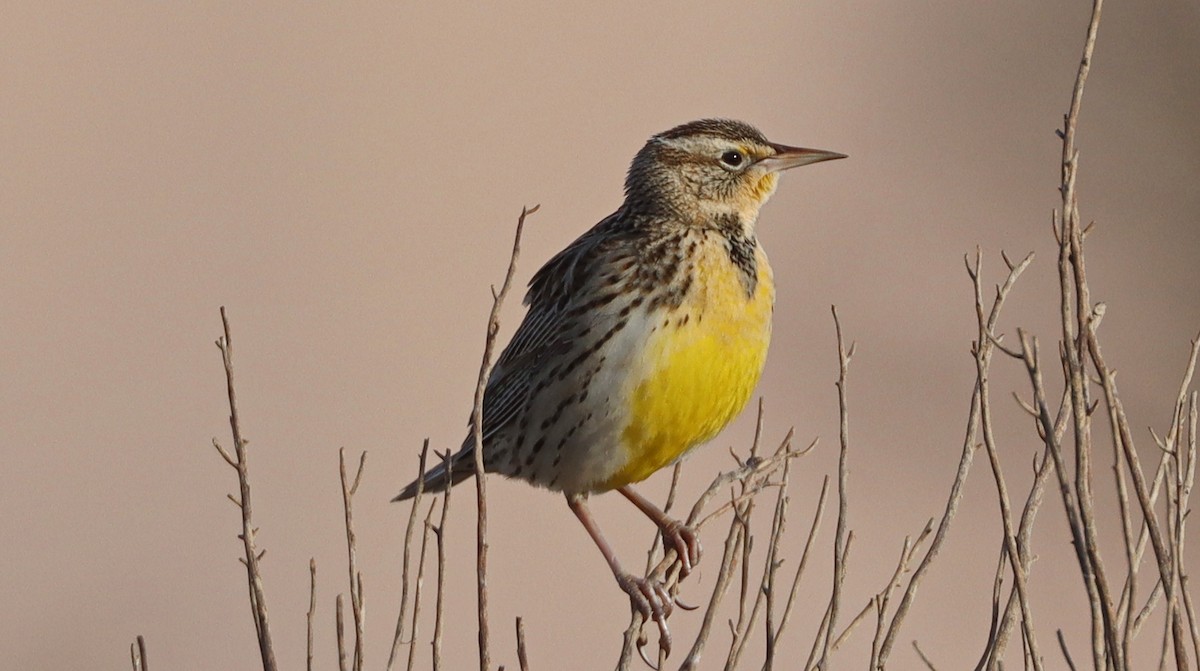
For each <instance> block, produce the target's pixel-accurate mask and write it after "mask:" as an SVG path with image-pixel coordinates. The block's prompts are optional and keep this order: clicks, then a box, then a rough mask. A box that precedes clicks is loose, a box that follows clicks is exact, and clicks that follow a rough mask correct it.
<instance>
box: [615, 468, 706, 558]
mask: <svg viewBox="0 0 1200 671" xmlns="http://www.w3.org/2000/svg"><path fill="white" fill-rule="evenodd" d="M617 491H619V492H621V493H622V494H624V495H625V498H627V499H629V500H630V501H632V502H633V505H635V506H637V507H638V510H641V511H642V512H643V513H645V514H646V517H649V518H650V519H651V521H653V522H654V523H655V524H657V525H658V528H659V530H661V531H662V535H663V545H669V546H670V547H673V548H675V554H676V556H678V557H679V564H680V572H679V577H680V578H683V577H686V576H687V574H689V573H691V572H692V567H694V566H695V565H696V564H698V563H700V538H699V537H698V536H697V535H696V530H695V529H693V528H691V527H689V526H688V525H686V524H684V523H683V522H680V521H679V520H676V519H673V518H671V517H668V516H667V514H666V513H664V512H663V511H662V510H661V509H659V507H658V506H656V505H654V504H653V503H651V502H650V499H647V498H646V497H644V496H642V495H641V494H638V493H637V492H636V491H634V489H633V487H630V486H629V485H625V486H624V487H620V488H618V489H617Z"/></svg>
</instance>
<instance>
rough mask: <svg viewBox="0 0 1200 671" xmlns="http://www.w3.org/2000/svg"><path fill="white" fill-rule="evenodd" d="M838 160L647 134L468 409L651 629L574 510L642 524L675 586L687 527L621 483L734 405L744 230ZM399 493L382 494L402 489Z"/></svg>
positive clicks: (439, 486)
mask: <svg viewBox="0 0 1200 671" xmlns="http://www.w3.org/2000/svg"><path fill="white" fill-rule="evenodd" d="M837 158H845V155H843V154H837V153H834V152H829V151H819V150H815V149H801V148H797V147H788V146H784V145H780V144H774V143H772V142H768V141H767V139H766V138H765V137H764V136H763V135H762V133H760V132H759V131H758V130H756V129H755V128H753V127H752V126H750V125H748V124H745V123H742V122H739V121H730V120H724V119H706V120H701V121H693V122H691V123H687V124H684V125H682V126H678V127H676V128H673V129H671V130H668V131H666V132H664V133H659V134H658V135H655V136H653V137H651V138H650V139H649V140H648V141H647V142H646V144H645V146H643V147H642V149H641V151H639V152H638V154H637V156H636V157H634V159H633V163H632V164H631V166H630V168H629V173H628V176H627V177H626V180H625V202H624V204H622V205H621V207H620V208H619V209H617V211H616V212H614V213H613V214H611V215H609V216H608V217H607V218H605V219H604V220H603V221H601V222H600V223H598V224H596V225H595V226H594V227H593V228H592V229H591V230H589V231H588V232H587V233H584V234H583V235H582V236H580V237H579V239H577V240H575V242H573V243H571V244H570V245H569V246H568V247H567V248H566V249H564V250H563V251H561V252H559V253H558V254H557V255H556V256H555V257H554V258H552V259H550V261H549V262H548V263H546V265H545V266H543V267H542V269H541V270H539V271H538V272H537V273H536V274H535V275H534V276H533V279H532V281H531V282H530V285H529V292H528V294H527V295H526V296H525V304H526V305H527V306H528V313H527V314H526V315H525V319H524V321H522V322H521V325H520V327H518V328H517V331H516V333H515V334H514V335H513V338H512V342H510V343H509V345H508V347H507V348H506V349H505V350H504V352H503V353H502V354H501V355H500V357H499V358H498V359H497V360H496V365H495V368H494V369H493V370H492V374H491V377H490V378H489V380H488V384H487V388H486V391H485V394H484V401H483V429H482V434H483V463H484V468H485V469H486V470H487V471H488V472H495V473H501V474H503V475H506V476H508V477H511V478H521V479H524V480H527V481H529V482H530V483H532V484H534V485H538V486H541V487H546V488H548V489H551V490H555V491H560V492H563V493H564V494H565V495H566V498H567V504H568V505H569V506H570V507H571V510H572V511H574V512H575V515H576V516H578V517H579V520H580V522H582V523H583V526H584V527H585V528H586V529H587V531H588V533H589V534H590V535H591V537H592V540H593V541H595V543H596V545H597V546H598V547H599V548H600V551H601V553H603V555H604V558H605V559H606V560H607V561H608V565H609V567H610V568H611V569H612V571H613V574H614V575H615V576H616V578H617V583H618V584H619V585H620V586H621V589H623V590H624V591H625V592H626V593H628V594H629V598H630V600H631V603H632V606H633V607H634V608H636V609H637V610H639V611H640V612H641V613H642V615H643V616H644V617H645V620H646V621H651V620H653V621H654V622H655V623H656V624H657V625H658V628H659V631H660V634H661V636H660V639H659V640H660V645H662V646H664V648H667V649H668V650H669V641H670V638H669V632H668V630H667V627H666V617H667V615H669V614H670V611H671V609H672V605H673V603H672V599H671V597H670V595H668V594H667V592H666V590H665V588H664V587H663V586H662V585H661V584H659V583H652V582H650V581H647V580H645V579H643V578H641V577H638V576H634V575H632V574H629V573H627V572H625V571H624V569H622V568H621V564H620V562H618V561H617V558H616V555H615V554H614V553H613V551H612V549H611V548H610V547H609V545H608V543H607V542H606V541H605V539H604V537H603V535H601V533H600V530H599V528H598V527H597V526H596V523H595V520H594V519H593V518H592V516H591V513H590V512H589V511H588V509H587V506H586V500H587V497H588V495H589V494H591V493H594V492H606V491H610V490H613V489H615V490H617V491H619V492H621V493H622V494H623V495H625V497H626V498H628V499H629V500H630V501H631V502H633V504H634V505H635V506H637V507H638V508H639V509H640V510H641V511H642V512H643V513H645V514H646V516H647V517H649V518H650V519H651V520H653V521H654V523H655V524H656V525H658V527H659V529H661V530H662V534H663V540H664V542H665V543H667V544H668V545H669V546H670V547H673V548H674V549H675V550H676V552H677V554H678V556H679V561H680V564H681V566H680V569H681V575H687V574H688V573H689V572H690V571H691V569H692V566H693V565H694V564H695V563H696V562H697V561H699V558H700V545H699V542H698V540H697V538H696V534H695V532H694V531H693V530H692V529H690V528H688V527H687V526H685V525H683V524H681V523H680V522H678V521H676V520H673V519H671V518H670V517H668V516H667V515H666V514H665V513H663V511H662V510H660V509H659V508H658V507H657V506H655V505H654V504H653V503H651V502H650V501H649V500H648V499H646V498H644V497H642V496H641V495H640V494H638V493H637V492H636V491H634V490H633V489H632V487H631V485H632V483H635V482H640V481H641V480H644V479H646V478H647V477H648V476H650V474H652V473H654V472H655V471H657V470H659V469H661V468H663V467H664V466H667V465H668V464H671V463H672V462H674V461H676V460H677V459H679V458H680V457H682V456H683V455H684V454H686V453H687V452H688V451H689V450H691V449H692V448H694V447H696V446H697V445H700V444H701V443H704V442H706V441H708V440H710V439H711V438H713V437H714V436H716V435H717V433H718V432H719V431H721V429H723V428H724V427H725V425H726V424H728V423H729V422H730V421H731V420H732V419H733V418H734V417H735V416H736V415H737V414H738V413H739V412H741V410H742V408H743V407H744V406H745V405H746V402H747V400H749V398H750V395H751V393H752V392H753V390H754V387H755V385H756V384H757V383H758V378H759V375H760V374H761V373H762V369H763V363H764V361H765V359H766V355H767V344H768V342H769V341H770V339H771V315H772V312H773V310H774V302H775V287H774V284H773V281H772V274H771V267H770V265H768V263H767V256H766V254H765V253H764V252H763V248H762V246H761V245H760V244H759V242H758V238H757V236H756V235H755V223H756V221H757V220H758V211H759V208H760V207H762V205H763V203H765V202H766V201H767V199H768V198H769V197H770V196H771V194H772V193H773V192H774V191H775V186H776V183H777V181H778V177H779V173H780V172H781V171H783V170H786V169H788V168H794V167H796V166H801V165H808V164H810V163H817V162H819V161H827V160H830V159H837ZM474 459H475V457H474V440H473V439H472V438H471V437H468V438H467V440H466V441H465V442H464V443H463V446H462V449H460V450H459V451H458V453H456V454H455V455H454V456H453V457H451V460H450V473H449V475H448V476H447V473H446V469H445V466H444V465H442V466H438V467H436V468H433V469H431V470H430V471H429V472H428V473H426V474H425V475H424V477H423V480H424V489H425V491H429V492H436V491H442V490H444V489H445V488H446V486H447V484H450V485H453V484H456V483H458V482H461V481H462V480H464V479H466V478H467V477H468V476H470V475H472V474H473V473H474V472H475V470H474ZM417 484H418V483H417V482H413V483H411V484H409V485H408V486H407V487H406V488H405V489H404V491H403V492H401V493H400V495H399V496H397V497H396V499H395V500H397V501H401V500H404V499H408V498H411V497H412V496H414V495H415V494H416V490H417Z"/></svg>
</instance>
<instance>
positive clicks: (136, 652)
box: [129, 634, 150, 671]
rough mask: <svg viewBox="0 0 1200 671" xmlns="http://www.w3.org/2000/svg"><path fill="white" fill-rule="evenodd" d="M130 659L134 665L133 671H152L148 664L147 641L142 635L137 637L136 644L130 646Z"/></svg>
mask: <svg viewBox="0 0 1200 671" xmlns="http://www.w3.org/2000/svg"><path fill="white" fill-rule="evenodd" d="M129 658H130V661H131V662H132V663H133V671H150V667H149V665H147V663H146V639H145V638H143V637H142V635H141V634H138V635H137V641H136V642H134V643H130V644H129Z"/></svg>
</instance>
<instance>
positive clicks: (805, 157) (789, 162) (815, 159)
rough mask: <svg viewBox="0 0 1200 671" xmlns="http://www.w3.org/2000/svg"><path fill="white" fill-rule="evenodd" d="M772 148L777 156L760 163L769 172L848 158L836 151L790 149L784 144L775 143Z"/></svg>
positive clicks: (769, 157)
mask: <svg viewBox="0 0 1200 671" xmlns="http://www.w3.org/2000/svg"><path fill="white" fill-rule="evenodd" d="M771 148H772V149H774V150H775V155H774V156H768V157H766V158H764V159H762V160H760V161H759V162H758V164H759V165H760V166H762V167H763V168H765V169H766V170H767V171H768V172H779V171H780V170H787V169H788V168H796V167H799V166H802V165H809V164H812V163H820V162H821V161H832V160H834V159H836V158H846V155H845V154H839V153H837V152H835V151H824V150H822V149H804V148H803V147H789V146H787V145H784V144H774V143H772V144H771Z"/></svg>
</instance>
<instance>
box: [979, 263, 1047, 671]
mask: <svg viewBox="0 0 1200 671" xmlns="http://www.w3.org/2000/svg"><path fill="white" fill-rule="evenodd" d="M982 263H983V260H982V254H981V253H980V252H979V250H978V249H976V252H975V272H974V273H973V274H972V281H973V283H974V286H975V313H976V319H977V324H978V329H979V339H978V340H977V341H976V346H975V348H974V349H975V376H976V377H975V379H976V385H977V386H976V389H977V390H978V392H979V409H980V413H979V421H980V428H981V430H982V432H983V444H984V447H985V449H986V451H987V455H988V460H989V462H990V463H991V467H992V475H993V477H994V479H995V481H996V494H997V498H998V499H999V506H1000V520H1001V523H1002V526H1003V529H1004V546H1005V548H1006V550H1007V554H1008V557H1009V563H1010V565H1011V566H1012V570H1013V583H1014V587H1015V589H1016V590H1017V598H1018V601H1019V603H1020V606H1021V627H1022V631H1023V633H1024V636H1025V642H1026V644H1027V645H1028V646H1029V652H1030V657H1031V658H1032V662H1033V668H1034V669H1035V671H1041V668H1042V660H1041V654H1040V653H1039V652H1038V645H1037V636H1036V633H1035V630H1034V626H1033V614H1032V612H1031V611H1030V609H1029V595H1028V587H1027V583H1028V580H1029V579H1028V577H1027V576H1026V575H1025V567H1024V563H1023V562H1022V561H1021V554H1020V551H1019V550H1018V548H1017V533H1016V530H1015V529H1014V526H1013V519H1012V509H1011V507H1010V505H1009V496H1008V485H1007V484H1006V483H1005V479H1004V470H1003V468H1002V467H1001V465H1000V456H999V452H998V449H997V447H996V438H995V436H994V434H993V431H992V410H991V397H990V393H991V392H990V385H989V384H988V383H989V377H988V370H989V367H988V360H987V359H985V358H984V349H983V343H984V342H985V341H986V340H989V339H994V337H995V335H994V333H993V332H991V331H990V330H989V329H988V323H987V319H986V318H985V317H984V308H983V288H982V286H981V284H980V281H979V271H980V268H981V265H982Z"/></svg>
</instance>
